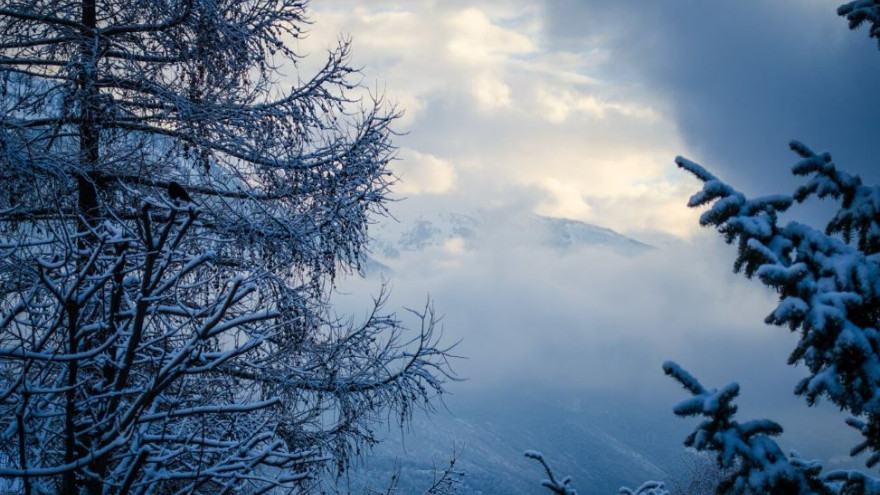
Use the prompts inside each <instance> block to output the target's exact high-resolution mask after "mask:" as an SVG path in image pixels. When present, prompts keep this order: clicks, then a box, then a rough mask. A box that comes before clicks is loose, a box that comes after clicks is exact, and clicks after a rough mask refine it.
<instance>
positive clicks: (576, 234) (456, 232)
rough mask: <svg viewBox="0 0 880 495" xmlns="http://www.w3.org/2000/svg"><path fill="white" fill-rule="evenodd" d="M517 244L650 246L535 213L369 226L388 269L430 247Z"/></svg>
mask: <svg viewBox="0 0 880 495" xmlns="http://www.w3.org/2000/svg"><path fill="white" fill-rule="evenodd" d="M521 247H527V248H528V247H531V248H550V249H552V250H554V251H556V252H558V253H570V252H575V251H578V250H580V249H605V250H610V251H612V252H614V253H617V254H621V255H624V256H636V255H639V254H641V253H644V252H646V251H649V250H651V249H654V247H653V246H651V245H649V244H645V243H643V242H640V241H637V240H635V239H632V238H630V237H627V236H625V235H622V234H619V233H617V232H615V231H613V230H611V229H608V228H605V227H600V226H597V225H592V224H588V223H584V222H581V221H578V220H570V219H565V218H554V217H546V216H541V215H535V214H528V215H519V216H506V215H504V214H503V213H499V212H478V213H471V214H465V213H454V212H446V213H434V214H430V215H428V214H423V215H420V216H418V217H416V218H411V219H400V221H394V219H386V221H384V222H382V223H379V224H377V225H376V226H375V227H374V229H373V242H372V243H371V250H372V256H371V259H372V260H373V262H374V263H378V264H381V265H385V266H386V268H387V267H388V265H393V260H395V259H398V258H400V257H401V256H404V255H405V254H406V253H411V252H422V251H425V250H428V249H445V250H458V251H462V252H466V251H474V250H480V249H493V250H498V249H512V248H521ZM373 268H376V266H374V267H373ZM368 269H369V268H368Z"/></svg>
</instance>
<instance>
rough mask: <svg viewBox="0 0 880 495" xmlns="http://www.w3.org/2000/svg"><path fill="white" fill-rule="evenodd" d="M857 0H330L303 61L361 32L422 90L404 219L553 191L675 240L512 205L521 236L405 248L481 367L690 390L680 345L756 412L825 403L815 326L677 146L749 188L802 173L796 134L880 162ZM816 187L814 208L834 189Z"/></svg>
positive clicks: (386, 82) (401, 210)
mask: <svg viewBox="0 0 880 495" xmlns="http://www.w3.org/2000/svg"><path fill="white" fill-rule="evenodd" d="M836 7H837V2H835V1H829V0H777V1H774V2H767V1H759V0H738V1H735V2H733V1H730V2H704V1H696V0H664V1H644V2H619V1H616V0H529V1H526V0H507V1H501V0H482V1H467V2H466V1H459V0H410V1H391V0H320V1H319V0H315V1H314V2H313V4H312V19H313V21H314V25H313V26H312V27H311V32H310V35H309V37H308V39H306V40H304V41H302V42H301V43H300V49H301V51H302V52H303V53H311V54H314V56H312V57H310V58H307V59H306V60H305V61H304V63H303V65H302V70H304V71H307V70H308V69H309V67H310V66H309V64H310V63H312V62H317V61H319V59H320V58H322V57H321V52H322V51H323V50H324V49H325V48H326V47H328V46H331V45H333V44H335V41H336V40H337V39H338V37H339V36H340V34H342V35H345V36H350V37H351V38H352V41H353V62H354V64H355V65H358V66H362V67H364V83H365V84H366V85H367V86H368V87H370V88H373V90H374V91H376V92H381V93H384V94H385V97H386V98H387V99H388V100H389V101H392V102H396V104H397V105H398V108H399V109H400V110H403V111H404V112H405V113H404V116H403V117H402V118H401V119H400V122H399V123H398V126H397V128H398V130H400V131H401V132H405V133H406V134H405V135H402V136H400V137H399V139H398V140H397V143H398V145H399V146H400V154H399V158H400V160H398V161H397V162H395V163H394V171H395V173H396V174H397V175H399V176H400V178H401V182H400V183H399V184H398V185H397V187H396V189H395V192H396V194H397V195H398V196H399V197H405V198H406V200H404V201H401V202H400V203H397V204H395V205H394V208H393V212H394V213H395V215H396V216H397V217H398V218H400V219H401V221H402V222H406V221H407V219H411V218H415V217H418V216H420V215H422V216H430V215H432V214H435V213H436V212H438V211H441V212H444V211H446V212H484V213H485V212H487V211H489V212H494V214H495V216H494V217H492V218H498V216H499V215H500V216H505V215H506V216H508V217H516V216H523V215H528V214H529V213H538V214H542V215H547V216H554V217H560V218H570V219H576V220H581V221H583V222H587V223H591V224H596V225H601V226H604V227H607V228H611V229H613V230H615V231H618V232H621V233H624V234H626V235H629V236H631V237H633V238H636V239H639V240H642V241H646V242H649V243H652V244H654V245H655V246H658V249H657V250H655V251H652V252H650V253H648V254H646V255H642V256H637V257H621V256H617V255H614V254H611V253H608V252H604V251H589V250H587V251H584V252H578V253H566V254H559V253H558V252H554V251H550V250H548V249H545V248H542V247H541V246H539V245H536V244H535V243H533V242H530V239H529V234H530V233H529V232H526V231H521V230H520V231H518V230H517V229H516V227H515V226H514V227H504V226H503V225H507V224H505V221H504V220H499V222H498V223H499V224H501V225H502V226H501V227H499V226H497V225H496V226H493V227H492V228H491V229H489V230H490V231H491V232H492V235H495V234H498V235H499V237H498V238H497V239H496V240H495V241H494V242H486V243H484V244H483V245H482V246H481V247H480V248H479V249H463V248H461V246H455V245H452V246H446V247H445V248H444V247H441V248H437V249H429V250H425V251H422V252H418V253H412V254H410V255H407V256H404V257H402V258H400V259H397V260H393V264H392V268H393V275H392V281H391V282H392V286H393V287H394V296H393V298H392V304H395V305H398V306H403V305H409V306H418V305H419V304H421V302H423V301H424V299H425V297H426V296H427V294H429V293H430V294H431V296H432V297H433V298H434V300H435V302H436V306H437V308H438V311H439V312H441V313H443V314H444V315H445V320H444V326H445V329H446V332H447V334H448V336H449V338H450V339H452V340H457V339H462V340H463V342H462V344H461V346H460V348H459V349H460V352H461V353H462V354H463V355H465V356H467V357H468V359H467V360H466V361H464V362H462V363H461V364H460V365H459V366H458V369H459V371H460V372H461V374H462V375H464V376H466V377H468V378H469V381H468V382H467V383H466V384H465V385H461V386H462V387H469V388H471V389H479V388H480V387H493V386H513V385H514V384H521V383H525V382H527V383H531V384H534V386H545V387H549V386H560V387H575V388H580V389H583V390H589V389H596V388H606V389H607V388H612V389H616V390H620V391H621V393H627V394H636V395H644V396H645V397H650V398H655V397H660V399H658V400H675V399H678V398H683V395H682V392H680V391H678V390H677V389H676V387H675V385H674V384H672V383H667V382H670V381H669V380H668V379H667V378H665V377H663V376H662V373H661V372H660V363H662V361H663V360H664V359H675V360H677V361H679V362H680V363H681V364H682V365H684V366H685V367H687V368H690V369H691V370H692V371H693V372H694V373H695V374H696V375H697V376H698V377H701V378H703V379H704V381H705V382H707V384H713V385H721V384H723V383H725V382H727V381H730V380H738V381H740V383H741V384H742V385H743V395H744V398H743V401H744V405H745V407H744V409H743V411H744V413H751V412H752V411H754V414H755V415H762V416H763V415H768V416H771V417H774V418H776V419H781V420H782V421H783V423H784V424H785V422H786V421H789V422H793V423H798V422H799V421H801V417H802V415H805V414H807V413H806V412H804V410H803V408H802V407H801V405H800V402H799V400H798V399H797V398H794V397H792V396H791V393H790V391H791V390H792V388H793V387H794V384H795V382H796V380H797V379H798V377H800V376H801V375H802V371H801V370H797V369H789V368H787V367H785V366H784V361H785V359H786V357H787V354H788V352H789V351H790V349H791V348H792V347H793V344H794V342H795V341H794V339H793V337H792V336H791V335H787V333H786V332H785V331H784V330H781V329H775V328H767V327H765V326H764V325H763V324H762V320H763V317H764V316H765V315H766V314H767V313H768V312H769V311H770V309H771V308H772V307H773V302H774V297H773V295H772V294H771V293H769V292H767V291H766V290H763V289H762V288H761V287H760V286H759V284H758V283H757V282H754V281H748V280H744V279H742V277H741V276H737V275H734V274H732V273H731V271H730V266H731V263H732V260H733V254H734V253H733V249H732V248H729V247H727V246H725V245H724V244H723V243H722V242H721V241H720V240H719V239H718V238H717V237H718V236H717V235H716V234H713V233H712V232H706V231H702V230H701V229H700V227H699V225H698V222H697V217H698V215H699V212H697V211H692V210H689V209H688V208H686V206H685V203H686V202H687V198H688V197H689V195H690V194H692V193H693V192H695V191H696V190H697V189H698V188H699V185H698V183H697V182H696V181H695V180H694V179H693V178H691V177H689V176H686V175H685V174H684V173H683V172H682V171H680V170H677V169H676V167H675V165H674V163H673V158H674V157H675V156H676V155H679V154H680V155H684V156H687V157H689V158H691V159H693V160H695V161H698V162H700V163H702V164H704V165H706V166H707V167H709V168H710V169H711V170H713V171H714V172H715V173H716V175H719V176H720V177H722V178H724V179H727V180H728V181H729V182H730V183H732V184H733V185H735V186H736V187H738V188H739V189H740V190H743V191H744V192H746V193H747V194H749V195H760V194H769V193H777V192H790V191H792V190H793V188H794V187H795V185H796V184H797V181H796V179H793V178H792V177H791V176H790V174H789V168H790V166H791V165H792V164H793V163H794V162H795V156H794V155H793V154H792V153H791V152H790V151H789V150H788V147H787V143H788V141H789V140H790V139H795V138H796V139H799V140H801V141H804V142H805V143H807V144H808V145H809V146H811V147H813V148H814V149H817V150H828V151H831V152H832V154H833V156H835V157H836V159H837V162H838V164H839V165H840V166H841V167H842V168H845V169H847V170H850V171H854V172H857V173H859V174H861V175H862V177H863V178H864V179H865V180H866V181H867V182H871V183H876V182H878V181H880V167H878V164H877V161H876V156H877V150H876V148H877V147H878V146H880V126H877V125H876V118H875V117H876V109H878V108H880V92H877V91H875V90H874V88H876V85H877V83H878V81H880V53H878V52H877V46H876V43H875V42H873V41H871V40H869V39H868V37H867V35H866V32H865V31H864V30H862V31H861V32H855V33H854V32H850V31H849V30H848V29H847V25H846V22H845V21H844V20H842V19H840V18H838V17H837V16H836V14H835V9H836ZM802 211H803V213H800V214H799V217H798V218H803V219H807V220H811V221H820V220H821V218H822V215H823V213H824V210H823V208H822V207H821V206H808V207H806V208H804V209H803V210H802ZM499 212H500V213H499ZM511 225H515V224H511ZM386 261H387V260H386ZM389 263H390V262H389ZM352 284H353V285H352V286H351V287H355V286H359V287H361V288H363V287H371V288H373V289H374V288H375V286H376V283H375V280H366V281H357V280H356V281H353V282H352ZM359 284H360V285H359ZM343 292H345V294H349V293H355V292H357V289H354V288H347V289H346V290H344V291H343ZM345 294H342V295H341V296H340V300H341V301H342V303H341V304H342V306H343V307H347V306H346V304H348V303H347V302H345V301H346V300H345ZM455 386H458V384H456V385H455ZM646 400H647V399H646ZM652 400H653V399H652ZM670 405H671V402H670ZM832 413H833V411H830V410H823V411H818V412H815V413H810V414H815V415H816V416H811V417H822V418H824V417H825V416H822V415H823V414H825V415H831V414H832ZM841 418H842V417H841ZM671 420H672V419H671ZM803 421H804V422H806V423H809V422H810V420H803ZM810 424H811V425H812V426H809V428H811V429H812V430H813V431H814V432H816V426H815V425H820V428H821V429H820V430H818V433H823V432H824V431H826V430H824V428H828V429H827V431H828V433H829V434H832V431H833V432H836V431H838V430H832V429H831V427H830V426H827V424H828V423H826V422H818V421H817V422H813V423H810ZM795 427H797V425H795ZM833 434H835V435H836V433H833ZM822 454H823V455H824V454H825V453H822ZM840 454H841V455H843V454H844V453H840Z"/></svg>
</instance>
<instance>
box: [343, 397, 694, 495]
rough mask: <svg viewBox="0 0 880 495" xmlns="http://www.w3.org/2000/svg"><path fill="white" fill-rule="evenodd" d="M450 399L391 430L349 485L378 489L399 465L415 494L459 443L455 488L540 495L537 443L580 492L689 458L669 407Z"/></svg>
mask: <svg viewBox="0 0 880 495" xmlns="http://www.w3.org/2000/svg"><path fill="white" fill-rule="evenodd" d="M453 399H454V401H453V402H452V403H451V404H450V411H445V410H441V411H438V412H436V413H435V414H433V415H430V416H426V415H422V414H420V415H417V416H416V417H415V418H414V421H413V423H412V424H411V427H410V428H409V429H408V431H406V432H403V433H401V432H399V431H397V432H390V433H389V434H388V436H387V437H386V438H385V440H384V441H383V442H382V443H381V444H379V445H378V446H377V447H376V448H375V449H374V450H373V453H372V454H371V455H370V456H369V458H368V459H367V460H366V462H365V465H364V466H363V468H362V469H361V471H360V472H359V473H358V474H356V475H355V477H354V479H355V485H358V484H359V485H360V486H366V485H369V486H370V487H372V488H374V489H380V488H383V487H385V486H387V484H388V481H389V480H390V479H391V477H392V475H394V473H395V472H396V471H399V475H398V477H397V482H398V489H399V490H400V491H399V493H422V491H424V489H425V488H426V487H427V486H429V485H430V483H431V480H432V477H433V475H434V470H435V467H439V468H442V467H444V465H445V464H446V463H447V462H448V460H449V458H450V456H451V455H452V453H453V451H454V450H455V449H460V453H459V455H458V458H457V460H456V464H455V469H456V470H459V471H462V472H464V473H465V474H464V476H463V478H462V480H461V485H460V488H459V492H458V493H460V494H461V495H500V494H504V495H539V494H544V495H547V494H548V493H549V492H548V491H547V490H546V489H545V488H542V487H541V485H540V481H541V480H542V479H544V478H545V477H546V474H545V473H544V472H543V470H542V469H541V466H540V465H539V464H538V463H537V462H535V461H533V460H530V459H526V458H525V457H524V455H523V452H524V451H526V450H530V449H534V450H539V451H541V452H543V453H544V455H545V457H546V458H547V460H548V461H549V462H550V464H551V466H552V467H553V468H554V470H555V471H556V474H557V475H559V476H560V477H561V476H567V475H571V476H572V478H573V485H574V486H575V487H576V488H577V490H578V493H580V494H582V495H591V494H610V493H617V492H618V489H619V487H620V486H622V485H625V486H629V487H632V488H634V487H636V486H638V485H639V484H641V483H642V482H643V481H646V480H652V479H659V480H664V479H669V478H671V477H673V476H674V475H675V474H676V473H678V472H679V471H681V465H682V463H683V461H684V459H685V457H686V456H687V454H686V453H685V452H684V450H682V448H681V440H682V438H683V437H684V428H686V427H685V425H682V424H679V425H677V426H679V428H675V427H673V428H671V429H670V423H674V422H675V420H674V418H673V417H672V414H671V412H670V411H669V407H657V405H646V404H644V403H638V402H636V401H630V402H627V401H626V400H625V399H621V398H620V397H609V396H600V395H592V394H584V395H581V396H577V397H572V396H571V395H561V394H560V395H556V396H554V395H553V394H548V393H539V394H534V393H533V394H531V395H530V394H514V393H511V392H507V393H492V392H482V393H469V394H466V395H465V396H464V397H454V398H453ZM663 406H668V405H665V404H664V405H663ZM646 409H647V411H646ZM651 409H657V411H651Z"/></svg>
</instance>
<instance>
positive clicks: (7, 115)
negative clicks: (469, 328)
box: [0, 0, 450, 495]
mask: <svg viewBox="0 0 880 495" xmlns="http://www.w3.org/2000/svg"><path fill="white" fill-rule="evenodd" d="M307 24H308V19H307V18H306V2H305V1H303V0H26V1H18V0H8V1H4V2H2V3H0V174H2V177H3V180H2V183H0V184H2V185H0V188H2V190H0V461H2V462H0V479H2V480H4V481H2V483H4V485H3V486H6V485H8V486H16V487H20V488H21V490H22V491H23V493H26V494H32V493H67V494H81V493H88V494H99V493H100V494H108V495H109V494H126V493H137V494H166V493H167V494H171V493H181V494H183V493H189V494H195V493H212V494H214V493H244V494H247V493H276V492H277V493H282V492H283V493H289V492H294V493H297V492H308V491H309V490H310V489H311V488H314V486H315V484H316V483H317V480H318V479H319V476H318V475H319V474H320V473H322V472H327V471H328V469H329V470H331V471H333V472H341V471H344V470H345V469H347V467H348V463H349V462H350V460H351V458H352V457H353V456H356V455H358V454H360V453H362V452H363V451H364V450H363V449H364V448H366V447H368V446H369V445H370V444H371V443H372V442H373V441H374V435H373V429H374V428H375V427H376V425H378V424H381V423H383V422H385V421H387V420H389V419H392V420H400V421H403V420H406V419H407V418H408V417H409V414H410V413H411V412H412V410H413V408H414V407H420V406H421V407H430V405H431V403H432V402H431V400H432V399H433V398H434V397H435V396H436V395H438V394H440V393H442V391H443V384H444V381H445V380H446V379H447V378H449V376H450V370H449V367H448V363H447V357H448V352H447V349H445V348H442V347H439V345H438V337H439V335H438V334H437V333H435V323H436V321H435V318H434V315H433V311H432V309H431V307H430V305H428V306H426V308H425V310H424V311H418V312H413V313H414V316H415V321H417V322H418V321H420V322H421V324H420V327H419V328H416V329H414V330H407V329H405V328H404V327H403V325H402V323H401V321H400V320H399V319H398V318H397V317H395V316H394V315H393V314H392V315H388V314H383V313H382V311H381V308H382V304H383V303H384V296H380V297H378V298H377V299H376V300H375V301H374V302H375V304H374V306H375V311H374V312H373V313H372V314H371V315H369V316H367V317H366V318H365V319H364V321H363V322H361V323H355V322H353V321H350V320H347V319H343V318H339V317H337V316H335V314H334V313H333V311H332V307H331V306H330V301H329V295H330V291H331V289H332V283H333V281H334V277H336V275H337V274H338V273H339V272H340V271H342V272H351V271H357V270H359V268H360V264H361V262H362V261H363V259H364V256H365V255H364V248H365V243H366V241H367V239H368V237H367V226H368V224H369V221H370V216H371V215H372V214H375V213H381V212H382V211H383V210H384V206H383V205H384V202H385V201H386V200H387V199H388V194H389V191H388V186H389V184H390V182H391V180H390V179H391V175H390V173H389V172H388V171H387V170H386V165H387V164H388V162H389V160H391V158H392V157H393V154H394V148H393V145H392V144H391V138H392V137H393V132H392V131H391V129H390V125H391V123H392V122H393V120H394V118H395V116H396V114H395V113H394V112H393V110H388V109H387V106H386V105H385V104H383V103H382V101H381V99H379V98H375V97H369V96H368V95H365V93H364V92H363V91H361V90H360V88H359V81H358V72H357V71H356V70H354V69H352V68H351V67H350V66H349V65H348V61H347V57H348V48H349V47H348V43H347V42H346V41H344V40H343V41H342V42H340V44H339V46H338V47H337V48H335V49H333V50H332V51H330V52H329V54H328V57H327V60H326V63H325V64H323V66H322V67H320V68H319V69H317V70H316V72H315V73H314V74H313V75H311V76H309V77H304V76H302V75H301V72H299V71H298V69H297V68H298V67H300V66H301V64H300V59H299V56H298V54H297V53H296V52H295V50H294V49H295V46H296V40H297V39H298V38H299V37H300V36H301V35H302V32H303V31H302V30H303V28H304V27H305V26H307ZM282 71H290V72H291V73H288V74H285V73H283V72H282ZM364 96H366V97H364Z"/></svg>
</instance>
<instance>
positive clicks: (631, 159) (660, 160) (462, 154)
mask: <svg viewBox="0 0 880 495" xmlns="http://www.w3.org/2000/svg"><path fill="white" fill-rule="evenodd" d="M367 5H369V6H367ZM314 7H315V8H316V11H315V14H314V20H315V24H314V28H313V32H312V34H311V35H312V38H313V39H312V40H311V46H322V43H330V42H331V41H332V40H334V39H335V38H336V36H337V33H338V32H344V33H350V34H351V35H352V37H353V40H354V57H355V59H354V62H355V63H356V64H357V65H363V66H364V67H365V73H366V74H367V77H368V78H370V77H381V80H382V81H383V82H382V84H381V87H383V88H385V90H386V92H387V96H388V97H389V98H390V99H391V100H393V101H398V102H399V103H400V104H401V107H402V108H403V109H404V110H405V111H406V115H405V117H404V120H403V121H402V122H401V123H400V124H401V125H402V129H401V130H403V131H406V134H405V135H403V136H401V137H400V138H399V144H400V146H402V147H403V148H405V149H406V150H408V151H407V152H406V153H402V154H401V158H402V161H401V162H399V163H395V164H394V169H395V170H396V171H400V173H401V175H404V176H409V178H408V179H407V178H406V177H404V179H405V180H404V181H403V182H402V183H401V184H399V185H398V187H399V188H400V189H399V190H398V192H399V193H401V194H405V195H407V196H411V195H415V194H436V193H438V192H444V193H447V194H448V196H447V199H448V201H449V204H448V205H447V208H448V207H449V206H460V205H462V204H467V205H469V207H472V208H478V207H480V206H481V205H484V204H488V203H491V204H513V203H517V204H518V203H522V202H523V200H524V198H523V197H522V195H524V194H525V195H526V198H525V199H527V200H528V201H531V208H532V210H533V211H536V212H542V213H545V214H552V215H558V216H567V217H570V218H578V219H582V220H587V221H590V222H593V223H598V224H602V225H605V226H608V227H612V228H615V229H617V230H621V231H630V232H632V231H639V230H644V229H646V228H650V229H653V230H659V231H663V232H666V233H669V234H674V235H691V234H692V233H693V232H694V231H695V230H696V223H695V222H692V221H691V220H692V219H693V216H692V215H691V214H690V213H689V212H688V211H687V208H686V207H685V206H684V205H685V204H686V201H687V196H688V194H687V192H686V189H687V188H690V187H692V185H691V184H692V183H691V182H690V179H689V178H688V177H686V176H685V174H682V173H678V172H677V171H675V169H674V164H673V162H672V159H673V157H674V156H675V155H676V154H677V152H679V151H680V150H681V149H682V147H683V144H682V140H681V138H680V136H679V135H678V131H677V127H676V126H675V125H674V124H671V123H670V122H671V121H670V117H669V116H670V113H669V112H670V110H669V108H668V107H667V106H666V104H665V102H664V101H662V100H658V99H657V98H656V97H655V96H654V95H653V94H652V92H651V91H649V90H648V89H646V88H644V87H641V86H639V85H638V84H630V83H623V84H620V83H618V82H616V81H613V80H610V79H608V78H607V77H606V76H607V75H608V74H607V73H606V72H605V70H604V68H603V67H604V64H606V63H607V62H608V60H607V53H608V49H607V47H605V46H601V45H598V46H596V47H592V48H590V49H588V50H584V51H577V50H556V49H554V48H553V47H552V46H550V45H548V44H547V40H548V38H549V35H548V33H547V26H546V25H545V22H544V19H543V17H542V8H543V6H541V5H540V4H538V5H535V4H533V3H531V2H526V1H524V0H521V1H517V2H481V3H479V4H474V3H472V2H442V3H441V2H431V1H427V0H426V1H413V2H407V3H405V4H404V3H399V2H393V1H390V0H384V1H376V2H370V3H369V4H367V3H365V2H364V3H357V2H352V1H337V2H332V1H331V2H322V3H321V4H320V5H319V4H315V5H314ZM424 157H438V158H439V157H442V160H443V161H445V162H448V163H450V164H455V167H454V172H455V175H454V177H455V181H454V189H453V188H452V187H453V186H452V185H451V184H452V183H450V182H449V181H446V180H439V176H438V175H436V174H440V175H442V176H443V177H446V178H448V177H450V174H449V173H448V172H450V167H449V166H446V165H443V164H442V163H439V162H434V163H432V164H427V162H428V161H430V160H428V159H425V158H424ZM407 160H413V163H412V164H407V163H406V161H407ZM415 171H419V172H415ZM418 174H427V175H418ZM432 174H433V175H432ZM435 179H436V180H435ZM409 181H414V182H409ZM427 183H432V184H436V186H435V187H426V186H425V184H427ZM453 192H454V194H451V193H453ZM660 205H662V208H659V209H658V206H660ZM675 205H677V206H675ZM620 208H623V210H620V211H618V209H620ZM659 211H662V212H663V214H662V215H661V214H659V213H658V212H659Z"/></svg>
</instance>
